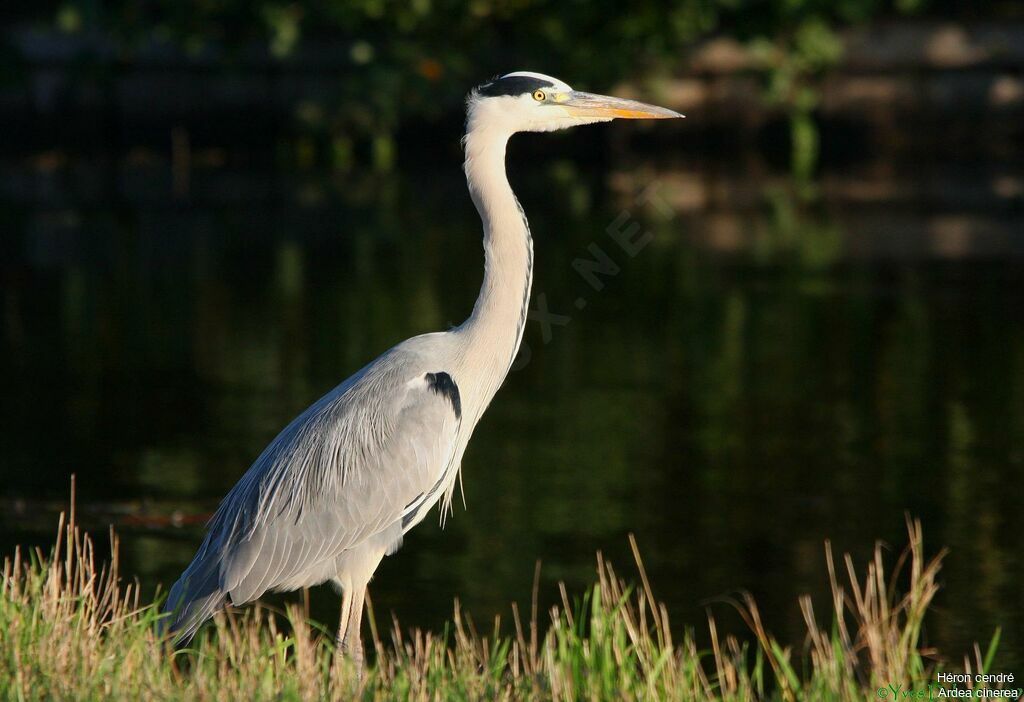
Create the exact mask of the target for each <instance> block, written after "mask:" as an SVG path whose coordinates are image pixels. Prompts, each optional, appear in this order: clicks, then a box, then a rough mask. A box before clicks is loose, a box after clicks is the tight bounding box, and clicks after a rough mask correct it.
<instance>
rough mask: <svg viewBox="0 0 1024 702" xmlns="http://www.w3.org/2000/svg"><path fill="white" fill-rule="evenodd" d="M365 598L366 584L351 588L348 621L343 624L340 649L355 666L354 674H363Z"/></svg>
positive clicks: (360, 675)
mask: <svg viewBox="0 0 1024 702" xmlns="http://www.w3.org/2000/svg"><path fill="white" fill-rule="evenodd" d="M365 598H366V585H365V584H363V585H359V586H356V587H353V588H352V595H351V602H350V603H349V611H348V623H347V624H346V625H345V635H344V637H343V638H342V641H341V650H342V651H343V652H344V653H345V655H347V656H348V657H349V658H350V659H351V660H352V662H353V663H355V666H356V675H358V676H359V677H362V675H363V637H362V632H361V631H360V630H361V629H362V623H363V602H364V601H365Z"/></svg>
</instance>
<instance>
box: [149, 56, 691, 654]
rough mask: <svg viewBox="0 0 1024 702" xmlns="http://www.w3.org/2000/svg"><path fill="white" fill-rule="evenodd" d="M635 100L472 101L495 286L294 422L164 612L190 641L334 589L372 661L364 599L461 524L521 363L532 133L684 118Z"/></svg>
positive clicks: (537, 97)
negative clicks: (444, 526)
mask: <svg viewBox="0 0 1024 702" xmlns="http://www.w3.org/2000/svg"><path fill="white" fill-rule="evenodd" d="M679 116H681V115H678V114H677V113H675V112H671V111H670V110H665V109H663V108H658V107H653V106H650V105H645V104H643V103H638V102H634V101H631V100H620V99H617V98H608V97H604V96H595V95H590V94H587V93H579V92H577V91H573V90H572V88H570V87H569V86H568V85H566V84H565V83H563V82H561V81H559V80H557V79H555V78H551V77H549V76H544V75H541V74H536V73H525V72H520V73H510V74H508V75H505V76H502V77H501V78H498V79H495V80H493V81H491V82H489V83H487V84H484V85H483V86H480V87H479V88H477V89H476V90H474V91H473V92H472V93H471V94H470V97H469V99H468V101H467V122H466V136H465V139H464V142H465V155H466V158H465V171H466V179H467V183H468V185H469V191H470V195H471V197H472V199H473V202H474V204H475V205H476V207H477V210H478V211H479V213H480V217H481V220H482V221H483V228H484V234H483V241H484V280H483V284H482V286H481V289H480V293H479V296H478V297H477V300H476V304H475V305H474V307H473V312H472V313H471V314H470V316H469V318H468V319H467V320H466V321H465V322H464V323H463V324H462V325H460V326H458V327H456V328H454V329H451V330H449V331H446V332H439V333H433V334H424V335H422V336H417V337H413V338H411V339H408V340H406V341H404V342H402V343H400V344H398V345H397V346H395V347H393V348H391V349H390V350H388V351H386V352H385V353H383V354H382V355H381V356H379V357H378V358H376V359H375V360H374V361H372V362H371V363H370V364H369V365H367V366H365V367H364V368H362V369H361V370H359V371H358V372H357V373H355V374H354V375H353V376H351V377H350V378H348V379H347V380H345V381H344V382H343V383H341V384H340V385H338V386H337V387H336V388H334V389H333V390H332V391H330V392H329V393H327V394H326V395H325V396H324V397H322V398H321V399H320V400H318V401H317V402H316V403H315V404H313V405H312V406H311V407H309V408H308V409H307V410H306V411H304V412H303V413H302V414H301V415H299V416H298V417H297V418H296V419H294V420H293V421H292V422H291V423H290V424H289V425H288V426H287V427H285V428H284V430H282V431H281V433H280V434H278V436H277V437H276V438H275V439H274V440H273V441H272V442H271V443H270V445H268V446H267V448H266V449H265V450H264V451H263V453H262V454H261V455H260V456H259V457H258V458H257V459H256V461H255V462H254V463H253V465H252V467H250V468H249V470H248V471H247V472H246V473H245V475H243V476H242V478H241V480H239V482H238V483H237V484H236V485H235V486H234V487H233V488H232V489H231V491H230V492H229V493H228V495H227V496H226V497H225V498H224V500H223V502H222V503H221V505H220V507H219V508H218V509H217V512H216V513H215V514H214V516H213V518H212V519H211V521H210V523H209V525H208V530H207V534H206V537H205V539H204V541H203V543H202V545H201V546H200V548H199V551H198V552H197V553H196V555H195V558H194V559H193V560H192V562H191V564H190V565H189V566H188V568H186V569H185V571H184V573H182V575H181V577H180V578H179V579H178V581H177V582H176V583H175V584H174V586H173V587H172V588H171V591H170V594H169V597H168V601H167V605H166V611H167V612H169V613H170V628H171V630H172V631H173V632H174V633H175V637H176V639H177V640H178V641H187V640H189V639H190V638H191V637H192V636H193V635H194V634H195V632H196V630H197V629H198V628H199V626H200V625H201V624H202V623H203V622H204V621H206V620H207V619H209V618H210V617H211V616H212V615H213V614H214V613H215V612H216V611H217V610H219V609H221V608H222V607H224V606H225V605H226V604H228V603H231V604H233V605H241V604H243V603H246V602H251V601H253V600H255V599H257V598H258V597H260V596H261V595H262V594H263V593H265V592H268V591H289V590H296V589H299V588H303V587H309V586H312V585H318V584H320V583H324V582H328V581H331V582H333V583H334V584H335V585H336V586H337V587H338V588H340V590H341V592H342V607H341V621H340V624H339V628H338V642H339V644H340V646H339V650H343V651H347V652H348V653H349V654H350V655H351V656H352V657H353V658H354V659H355V660H356V661H357V663H358V662H361V660H362V647H361V644H360V636H359V630H360V622H361V615H362V609H363V599H364V596H365V591H366V586H367V584H368V583H369V581H370V578H371V577H372V576H373V573H374V571H375V570H376V569H377V566H378V565H379V564H380V562H381V559H383V557H384V556H385V555H390V554H392V553H394V552H395V551H396V550H397V549H398V548H399V547H400V546H401V543H402V538H403V536H404V534H405V533H406V532H407V531H409V530H410V529H412V528H413V527H414V526H416V524H418V523H419V522H420V521H422V520H423V518H424V517H425V516H426V514H427V513H428V512H429V511H430V509H431V508H432V507H433V506H434V505H437V504H438V503H440V504H441V519H442V521H443V520H444V517H445V515H446V514H447V513H448V512H449V511H450V509H451V501H452V496H453V493H454V489H455V483H456V479H457V478H458V476H459V470H460V466H461V462H462V456H463V453H464V451H465V450H466V446H467V444H468V442H469V439H470V437H471V435H472V433H473V429H474V428H475V427H476V424H477V422H478V421H479V419H480V417H481V415H482V414H483V412H484V410H485V409H486V408H487V406H488V404H489V403H490V402H491V399H492V398H493V397H494V394H495V393H496V392H497V390H498V388H499V386H500V385H501V383H502V381H503V380H504V378H505V376H506V375H507V374H508V371H509V368H510V367H511V365H512V361H513V359H514V358H515V355H516V352H517V351H518V349H519V344H520V341H521V340H522V336H523V327H524V325H525V322H526V315H527V305H528V302H529V298H530V286H531V282H532V279H533V242H532V239H531V236H530V228H529V225H528V223H527V220H526V216H525V214H524V213H523V209H522V207H521V206H520V205H519V202H518V200H517V199H516V197H515V194H514V193H513V192H512V188H511V187H510V186H509V183H508V179H507V177H506V173H505V148H506V144H507V142H508V139H509V137H510V136H511V135H512V134H514V133H516V132H519V131H550V130H553V129H562V128H566V127H571V126H575V125H579V124H589V123H592V122H600V121H607V120H610V119H614V118H616V117H624V118H642V117H650V118H666V117H679Z"/></svg>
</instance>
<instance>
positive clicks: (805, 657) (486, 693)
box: [0, 508, 998, 702]
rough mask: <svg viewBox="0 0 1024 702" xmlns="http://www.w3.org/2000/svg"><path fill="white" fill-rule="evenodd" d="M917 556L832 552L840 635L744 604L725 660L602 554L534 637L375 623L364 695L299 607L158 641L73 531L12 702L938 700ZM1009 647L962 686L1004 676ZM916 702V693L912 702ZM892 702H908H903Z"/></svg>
mask: <svg viewBox="0 0 1024 702" xmlns="http://www.w3.org/2000/svg"><path fill="white" fill-rule="evenodd" d="M907 529H908V537H909V545H908V547H907V549H906V550H905V551H904V552H903V554H902V555H901V556H899V557H898V558H897V559H896V560H895V563H894V564H893V565H892V569H891V572H890V573H889V574H888V575H887V571H886V555H887V553H886V550H885V549H883V548H882V547H881V546H878V547H876V549H875V552H874V557H873V559H872V560H871V561H870V562H869V563H867V564H866V567H865V568H863V569H862V570H858V569H857V568H855V566H854V563H853V560H852V559H851V558H850V557H849V556H848V555H847V556H845V557H844V558H843V559H842V562H841V568H837V564H836V562H835V560H834V559H833V555H832V549H831V547H830V546H829V545H828V544H827V543H826V546H825V565H826V569H827V578H828V582H829V583H830V585H831V593H832V597H831V607H830V611H829V612H827V614H826V617H825V618H824V619H819V617H818V614H817V613H816V612H815V611H814V608H813V607H812V605H811V601H810V598H808V597H806V596H805V597H802V598H801V599H800V606H801V610H802V612H803V617H804V620H805V622H806V626H807V636H806V639H805V640H804V641H799V642H795V643H794V644H793V645H784V644H783V643H781V642H779V641H778V640H777V639H776V638H775V637H773V636H772V635H771V633H770V632H769V630H768V628H767V627H766V625H765V623H764V620H763V619H762V616H761V613H760V612H759V610H758V608H757V604H756V603H755V601H754V600H753V598H752V597H750V596H743V597H741V598H740V599H739V600H737V601H735V602H733V603H732V604H733V605H734V606H735V607H736V609H737V610H738V611H739V612H740V614H741V615H742V616H743V618H744V620H745V621H746V622H747V624H748V625H749V626H750V629H751V631H752V633H753V637H752V638H753V642H752V643H750V644H746V643H742V642H740V641H739V640H737V639H736V638H734V637H731V636H725V637H723V636H720V635H719V634H718V632H717V627H716V623H715V619H714V617H713V616H711V615H710V614H709V616H708V624H707V626H708V628H709V631H708V633H709V636H710V640H711V647H710V649H709V650H701V649H699V648H698V646H697V645H696V644H695V642H694V638H693V636H692V635H691V634H689V633H687V634H684V635H683V637H682V639H679V640H677V639H675V638H674V637H673V634H672V627H671V626H670V624H669V618H668V613H667V610H666V609H665V607H664V605H662V604H660V603H659V602H658V601H657V600H656V599H655V597H654V595H653V592H652V589H651V585H650V583H649V582H648V579H647V576H646V573H645V571H644V569H643V564H642V561H641V560H640V558H639V554H638V553H637V551H636V545H635V543H634V544H633V546H634V554H635V555H636V563H637V568H638V575H639V585H638V586H636V587H632V586H630V585H628V584H627V583H626V582H625V581H624V580H623V579H622V578H620V577H619V575H618V574H617V573H616V571H615V570H614V569H613V567H612V565H611V564H610V563H608V562H606V561H604V560H603V559H602V558H601V556H600V554H599V555H598V559H597V573H596V580H595V583H594V585H593V586H592V587H591V588H590V589H589V591H587V592H586V593H585V595H583V596H582V597H581V598H580V599H579V602H578V603H577V604H576V605H575V606H574V605H572V604H570V601H569V595H568V593H567V592H566V590H565V588H564V587H562V588H561V599H562V603H563V604H562V605H561V606H559V607H555V608H553V609H552V610H551V611H550V612H549V613H548V614H549V617H548V618H546V619H543V621H542V617H541V616H540V615H539V614H538V613H537V611H536V610H537V607H536V599H535V601H534V605H533V608H532V609H533V612H532V614H531V616H530V618H529V620H528V621H525V622H524V620H523V618H522V617H521V616H520V614H519V611H518V609H516V608H515V607H513V610H512V611H513V617H512V619H513V622H512V623H513V625H514V626H512V627H510V628H511V629H512V633H509V634H506V633H503V630H502V628H501V626H500V623H499V622H497V621H496V622H495V624H494V629H493V631H492V632H491V633H490V634H488V635H482V634H481V633H479V632H478V631H477V630H476V629H475V628H474V626H473V624H472V621H471V619H469V618H468V617H466V616H464V615H463V614H462V613H461V612H460V611H459V607H458V604H456V606H455V612H454V617H453V619H452V623H451V625H450V627H449V631H448V632H447V633H446V634H445V635H441V636H438V635H436V634H433V633H430V632H423V631H413V632H410V633H406V632H403V630H402V629H401V627H400V626H399V625H398V623H397V622H395V623H393V626H392V627H391V630H390V632H388V633H387V634H382V632H381V630H380V629H378V627H377V626H376V624H375V622H374V621H373V617H372V616H371V617H370V620H371V621H370V624H371V637H372V647H373V649H374V653H373V655H371V656H370V662H369V665H368V667H367V669H366V671H365V674H364V675H363V677H362V679H361V680H360V679H358V678H357V677H356V675H355V674H354V671H353V670H352V669H351V667H350V666H348V665H347V662H344V661H343V662H342V664H341V665H339V666H335V667H334V668H333V670H332V665H331V663H332V660H333V657H334V647H333V640H332V637H331V635H330V632H329V631H327V630H325V629H324V628H322V627H320V626H319V625H317V624H315V623H313V622H310V621H307V620H306V619H305V618H304V617H303V616H302V615H301V612H300V610H299V608H297V607H289V608H288V609H287V611H286V612H283V613H272V612H269V611H267V610H266V609H262V608H259V607H249V608H246V609H244V610H241V611H240V612H234V613H228V614H223V615H218V616H217V617H216V619H215V621H214V624H213V626H209V627H206V628H205V629H203V631H202V632H201V633H200V635H199V636H198V637H197V639H196V640H195V641H194V642H193V644H192V645H191V647H190V648H189V649H188V650H184V651H178V652H175V651H173V650H172V649H171V648H170V647H169V646H168V645H167V643H166V641H164V640H162V639H161V638H160V636H159V635H158V633H157V632H158V627H157V623H158V620H159V609H158V607H157V606H156V605H155V604H151V603H146V602H143V601H142V599H141V596H140V592H139V588H138V586H137V585H136V584H132V583H128V584H123V583H122V581H121V577H120V574H119V572H118V563H117V555H116V554H117V550H118V549H117V536H116V535H115V534H114V532H113V530H111V533H110V539H111V542H112V543H111V547H112V548H111V553H113V554H114V556H113V560H112V561H111V562H110V563H104V564H99V563H97V559H96V557H95V554H94V550H93V542H92V540H91V539H90V537H89V536H88V535H86V534H84V533H83V532H81V531H80V530H79V529H78V528H77V526H76V525H75V521H74V512H73V508H72V512H71V516H70V517H69V518H67V519H65V517H64V515H61V521H60V526H59V528H58V536H57V540H56V545H55V546H54V548H53V550H52V552H51V553H50V554H48V555H44V554H43V553H41V552H39V551H35V552H32V553H23V552H20V551H18V552H16V553H15V554H14V556H13V557H11V558H8V559H7V560H6V561H5V562H4V568H3V574H2V583H0V637H2V638H0V698H3V699H8V700H41V699H56V700H72V699H73V700H110V699H125V700H128V699H131V700H240V699H245V700H319V699H353V698H359V699H365V700H392V699H394V700H409V699H412V700H447V699H458V700H505V699H529V700H605V699H608V700H613V699H614V700H620V699H626V700H650V699H671V700H690V699H693V700H722V701H734V700H735V701H740V700H783V701H790V700H857V701H858V702H862V701H863V700H866V699H880V698H881V695H880V694H878V693H880V692H881V690H879V688H887V687H888V686H890V685H892V686H893V687H894V688H896V686H902V689H903V690H907V689H910V688H916V689H923V688H924V687H925V686H926V685H927V684H928V683H929V682H932V681H934V680H935V672H936V671H937V670H938V669H940V667H941V666H943V665H944V664H943V663H941V662H940V661H941V659H940V658H939V656H938V652H936V651H933V650H928V649H925V648H923V647H922V646H923V644H922V635H921V627H922V621H923V619H924V617H925V614H926V612H927V611H928V609H929V607H930V606H931V604H932V601H933V598H934V597H935V594H936V592H937V591H938V589H939V586H938V581H937V577H938V574H939V570H940V567H941V563H942V558H943V555H944V554H942V553H940V554H938V555H936V556H934V557H932V558H930V559H929V558H926V556H925V554H924V547H923V538H922V534H921V525H920V523H919V522H916V521H911V520H909V519H908V524H907ZM997 643H998V632H997V634H996V636H995V637H993V639H992V641H991V643H990V645H989V646H988V649H987V652H986V653H985V654H984V655H983V654H982V652H981V650H980V648H979V647H977V646H975V649H974V651H973V652H971V654H970V655H969V656H967V657H965V658H964V659H963V669H964V670H968V671H973V672H978V671H986V670H989V669H990V667H991V663H992V657H993V655H994V652H995V648H996V645H997ZM897 689H899V688H897ZM888 699H893V697H889V698H888Z"/></svg>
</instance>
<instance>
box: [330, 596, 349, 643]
mask: <svg viewBox="0 0 1024 702" xmlns="http://www.w3.org/2000/svg"><path fill="white" fill-rule="evenodd" d="M351 612H352V588H344V589H343V590H342V591H341V617H340V618H339V619H338V634H337V636H335V638H334V651H335V655H340V654H341V652H342V651H343V649H344V648H345V632H346V630H347V629H348V621H349V615H350V613H351Z"/></svg>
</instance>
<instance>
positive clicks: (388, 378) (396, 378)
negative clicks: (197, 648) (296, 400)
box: [168, 337, 460, 632]
mask: <svg viewBox="0 0 1024 702" xmlns="http://www.w3.org/2000/svg"><path fill="white" fill-rule="evenodd" d="M423 338H424V337H418V339H423ZM412 341H415V340H412ZM407 343H408V342H407ZM432 355H434V354H429V353H423V352H422V351H421V350H418V349H411V350H410V349H407V348H406V349H403V346H398V347H395V348H394V349H392V350H391V351H389V352H388V353H386V354H384V355H383V356H381V357H380V358H379V359H377V361H375V362H374V363H373V364H371V365H369V366H367V367H366V368H364V369H363V370H362V371H360V372H359V373H357V374H356V375H354V376H353V377H352V378H350V379H349V380H347V381H346V382H345V383H342V385H340V386H338V387H337V388H335V390H334V391H332V392H331V393H329V394H328V395H326V396H325V397H323V398H321V399H320V400H319V401H318V402H316V403H315V404H314V405H312V406H311V407H310V408H309V409H307V410H306V411H305V412H304V413H302V414H301V415H300V416H299V417H297V418H296V419H295V420H294V421H292V422H291V423H290V424H289V425H288V426H287V427H286V428H285V429H284V430H283V431H282V432H281V433H280V434H279V435H278V436H277V438H275V439H274V441H273V442H271V443H270V445H269V446H268V447H267V448H266V449H265V450H264V452H263V453H262V454H261V455H260V457H259V458H258V459H257V460H256V462H255V463H254V464H253V466H252V467H251V468H250V469H249V470H248V471H247V472H246V474H245V475H244V476H243V477H242V478H241V480H239V482H238V483H237V484H236V485H235V487H234V488H233V489H232V490H231V491H230V492H229V493H228V495H227V496H226V497H225V499H224V501H223V502H222V503H221V505H220V507H219V508H218V510H217V512H216V514H215V515H214V517H213V518H212V519H211V521H210V524H209V525H208V529H209V534H208V537H207V539H206V541H205V542H204V547H203V548H202V549H201V550H200V552H199V553H198V554H197V555H196V558H195V560H193V562H192V564H191V565H190V566H189V568H188V569H186V571H185V573H184V574H183V575H182V578H181V579H180V580H179V581H178V582H179V585H176V586H175V587H176V589H177V591H178V594H179V598H178V599H179V600H180V602H171V601H169V602H168V609H169V610H170V609H175V608H176V609H177V610H178V611H183V612H185V613H186V614H187V612H188V607H187V603H188V601H189V592H188V587H187V583H188V581H189V576H190V574H191V573H199V572H204V573H210V572H212V571H211V562H216V568H217V569H216V572H218V573H219V577H218V578H217V581H218V584H219V589H220V591H221V592H222V593H226V594H228V595H230V598H231V601H232V602H233V603H234V604H236V605H237V604H242V603H244V602H248V601H251V600H253V599H255V598H257V597H259V596H260V595H262V594H263V593H264V592H266V591H268V590H273V589H279V588H283V587H286V588H294V587H299V586H302V585H313V584H315V583H314V582H306V581H305V580H304V579H310V578H312V579H315V580H317V582H321V581H322V580H323V579H324V577H331V575H330V574H327V575H325V567H326V566H329V563H328V561H331V560H333V559H336V558H337V557H338V555H339V554H341V553H342V552H344V551H345V550H347V549H351V548H354V547H355V546H357V545H359V544H360V543H362V542H363V541H364V540H366V539H368V538H371V537H373V536H374V535H376V534H379V533H381V532H384V531H385V530H386V529H388V528H390V527H392V526H393V525H395V524H396V523H397V524H401V525H403V527H404V522H405V518H406V517H407V513H408V510H409V507H410V505H413V504H416V505H418V506H421V505H422V503H423V501H424V496H425V495H426V494H428V493H430V492H431V491H432V490H434V489H435V486H436V485H437V484H438V482H439V481H443V480H445V476H446V475H449V474H452V473H453V468H454V470H457V466H454V467H453V466H452V463H453V457H454V455H455V446H456V443H457V434H458V429H459V423H460V417H459V416H457V415H456V413H455V412H454V411H453V406H455V402H457V401H458V395H457V393H458V389H457V386H455V385H454V382H452V379H451V378H450V376H448V374H447V373H440V374H439V375H441V376H444V378H447V380H448V381H449V382H451V383H452V387H453V388H454V392H455V393H456V395H455V398H454V400H455V402H453V401H452V398H451V397H450V396H446V395H445V394H444V393H441V392H438V391H437V390H436V389H434V388H433V386H431V385H430V384H429V382H428V381H427V380H426V376H427V374H428V373H429V374H431V377H433V374H434V372H435V371H439V370H440V369H439V368H438V367H437V362H436V361H434V360H433V359H432V358H431V356H432ZM451 478H452V481H453V479H454V475H453V474H452V475H451ZM403 530H404V528H403ZM207 580H209V578H207ZM182 583H185V584H186V585H182ZM182 603H184V604H185V605H186V606H185V607H182V606H181V605H182ZM207 609H208V608H207ZM202 613H203V615H204V618H205V616H209V614H210V613H208V612H206V610H205V609H204V610H203V612H202ZM172 626H173V627H174V628H175V629H180V630H182V631H188V632H194V631H195V628H196V627H197V626H198V623H196V622H194V621H183V619H182V615H179V616H178V617H177V618H176V619H175V621H174V623H173V624H172Z"/></svg>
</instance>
